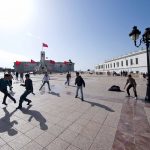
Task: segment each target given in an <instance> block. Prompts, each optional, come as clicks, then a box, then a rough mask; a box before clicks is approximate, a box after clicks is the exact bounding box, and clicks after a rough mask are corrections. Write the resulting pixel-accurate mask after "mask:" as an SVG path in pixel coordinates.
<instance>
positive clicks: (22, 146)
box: [0, 73, 150, 150]
mask: <svg viewBox="0 0 150 150" xmlns="http://www.w3.org/2000/svg"><path fill="white" fill-rule="evenodd" d="M65 76H66V74H52V75H50V78H51V80H50V85H51V89H52V91H51V93H49V92H48V87H47V85H45V87H43V89H42V90H41V91H39V87H40V86H41V83H42V82H41V80H42V77H43V76H42V75H35V76H33V75H31V79H32V80H33V85H34V93H35V95H32V94H30V95H29V96H28V98H29V99H31V100H32V105H30V106H28V105H26V102H24V103H23V109H22V110H16V107H17V106H18V102H19V97H20V95H21V94H22V93H23V91H24V87H21V86H20V81H16V80H13V90H14V92H15V95H14V97H15V98H16V100H17V103H16V104H14V103H13V102H12V101H11V100H10V99H9V98H7V103H8V105H7V107H5V106H4V105H3V104H0V107H1V108H0V150H149V149H150V104H149V103H145V101H144V97H145V93H146V82H147V81H146V80H145V79H143V78H135V80H136V82H137V93H138V99H137V100H135V99H134V98H133V97H130V98H127V97H126V91H125V90H124V89H123V87H124V85H125V83H126V79H127V78H126V77H110V76H109V77H108V76H101V75H89V74H83V75H82V77H83V78H84V80H85V83H86V86H85V88H84V89H83V92H84V101H81V99H80V98H75V92H76V86H75V85H74V80H75V73H72V79H71V84H70V86H67V85H65V84H64V83H65V81H66V78H65ZM112 85H118V86H120V88H121V90H122V92H111V91H108V89H109V88H110V87H111V86H112ZM131 95H132V96H133V91H132V89H131ZM79 96H80V95H79ZM0 99H1V102H2V99H3V93H0Z"/></svg>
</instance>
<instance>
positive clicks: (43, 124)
mask: <svg viewBox="0 0 150 150" xmlns="http://www.w3.org/2000/svg"><path fill="white" fill-rule="evenodd" d="M31 107H32V105H29V106H28V107H27V108H22V109H21V111H22V113H24V114H28V115H30V117H29V119H28V121H29V122H31V120H32V119H33V118H34V119H35V120H36V121H38V122H39V123H40V129H41V130H47V129H48V126H47V125H46V119H45V118H44V117H43V115H42V114H41V113H40V112H39V111H37V110H30V108H31Z"/></svg>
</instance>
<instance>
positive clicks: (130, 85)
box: [127, 84, 137, 97]
mask: <svg viewBox="0 0 150 150" xmlns="http://www.w3.org/2000/svg"><path fill="white" fill-rule="evenodd" d="M132 87H133V92H134V96H135V97H137V92H136V87H135V86H133V85H132V84H129V85H128V87H127V93H128V95H129V96H130V91H129V90H130V88H132Z"/></svg>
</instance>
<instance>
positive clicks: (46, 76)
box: [39, 72, 51, 92]
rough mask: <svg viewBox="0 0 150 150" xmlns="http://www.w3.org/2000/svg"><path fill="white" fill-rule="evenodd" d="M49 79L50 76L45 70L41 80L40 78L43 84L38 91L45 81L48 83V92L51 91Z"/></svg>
mask: <svg viewBox="0 0 150 150" xmlns="http://www.w3.org/2000/svg"><path fill="white" fill-rule="evenodd" d="M49 80H50V77H49V75H48V73H47V72H45V75H44V77H43V80H42V81H43V84H42V85H41V87H40V89H39V91H40V90H41V89H42V87H43V86H44V85H45V83H47V85H48V89H49V92H50V91H51V89H50V85H49Z"/></svg>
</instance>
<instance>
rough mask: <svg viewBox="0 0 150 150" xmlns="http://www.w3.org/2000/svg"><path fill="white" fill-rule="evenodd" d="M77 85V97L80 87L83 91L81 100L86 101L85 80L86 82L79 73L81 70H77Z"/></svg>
mask: <svg viewBox="0 0 150 150" xmlns="http://www.w3.org/2000/svg"><path fill="white" fill-rule="evenodd" d="M75 85H77V90H76V96H75V98H77V97H78V91H79V89H80V91H81V100H82V101H84V98H83V90H82V87H83V86H84V87H85V82H84V80H83V78H82V77H81V76H80V75H79V72H76V79H75Z"/></svg>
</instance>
